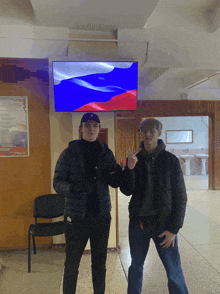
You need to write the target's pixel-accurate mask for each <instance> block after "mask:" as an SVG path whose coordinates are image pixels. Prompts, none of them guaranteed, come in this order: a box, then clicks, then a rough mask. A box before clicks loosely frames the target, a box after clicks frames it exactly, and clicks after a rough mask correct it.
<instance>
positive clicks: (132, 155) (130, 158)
mask: <svg viewBox="0 0 220 294" xmlns="http://www.w3.org/2000/svg"><path fill="white" fill-rule="evenodd" d="M140 151H141V148H139V149H138V151H136V152H135V153H132V152H130V151H128V162H127V166H128V168H129V169H133V168H134V167H135V165H136V163H137V162H138V159H137V157H136V155H137V154H138V152H140Z"/></svg>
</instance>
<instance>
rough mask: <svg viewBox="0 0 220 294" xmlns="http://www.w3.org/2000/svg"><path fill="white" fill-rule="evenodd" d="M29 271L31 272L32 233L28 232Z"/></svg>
mask: <svg viewBox="0 0 220 294" xmlns="http://www.w3.org/2000/svg"><path fill="white" fill-rule="evenodd" d="M28 272H29V273H30V272H31V234H30V231H29V232H28Z"/></svg>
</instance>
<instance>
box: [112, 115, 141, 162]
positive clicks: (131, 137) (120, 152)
mask: <svg viewBox="0 0 220 294" xmlns="http://www.w3.org/2000/svg"><path fill="white" fill-rule="evenodd" d="M138 125H139V120H138V121H137V119H135V118H128V119H123V118H117V121H116V128H117V135H116V160H117V162H118V163H120V164H121V165H122V164H123V160H125V159H126V158H127V151H128V150H130V151H131V152H134V151H135V150H137V149H138V147H139V132H138Z"/></svg>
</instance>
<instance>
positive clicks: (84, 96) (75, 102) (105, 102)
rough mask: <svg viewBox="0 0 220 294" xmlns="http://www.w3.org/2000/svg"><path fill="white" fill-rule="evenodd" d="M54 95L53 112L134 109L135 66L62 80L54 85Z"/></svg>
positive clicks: (135, 64)
mask: <svg viewBox="0 0 220 294" xmlns="http://www.w3.org/2000/svg"><path fill="white" fill-rule="evenodd" d="M54 96H55V109H56V111H109V110H110V111H111V110H112V111H114V110H124V109H127V110H135V109H136V100H137V63H136V62H133V63H132V64H131V66H130V67H126V68H122V67H120V68H119V67H114V68H113V69H112V70H111V71H110V72H107V73H106V72H103V73H102V72H101V73H100V72H99V73H92V74H88V75H83V76H82V75H79V76H73V77H71V78H68V79H63V80H62V81H61V82H60V83H59V84H57V85H54Z"/></svg>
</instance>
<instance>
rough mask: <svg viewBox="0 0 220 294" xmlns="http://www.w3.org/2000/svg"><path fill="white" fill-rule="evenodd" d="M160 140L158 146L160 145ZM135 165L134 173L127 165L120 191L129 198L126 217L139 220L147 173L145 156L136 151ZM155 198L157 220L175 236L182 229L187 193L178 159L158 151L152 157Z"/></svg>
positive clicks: (168, 153) (165, 152)
mask: <svg viewBox="0 0 220 294" xmlns="http://www.w3.org/2000/svg"><path fill="white" fill-rule="evenodd" d="M162 143H163V141H162V140H161V139H159V140H158V144H162ZM137 158H138V162H137V164H136V166H135V168H134V169H133V170H129V169H128V167H127V166H126V168H125V170H124V173H125V174H124V177H123V183H122V184H121V187H120V190H121V192H122V193H123V194H125V195H127V196H130V195H132V197H131V200H130V203H129V217H130V218H133V219H138V218H139V217H138V216H139V213H140V210H141V207H142V199H143V197H144V195H145V192H146V172H145V168H144V165H145V162H144V157H143V155H142V154H141V152H139V153H138V154H137ZM154 164H155V173H156V175H155V177H154V179H155V183H154V187H155V190H154V197H155V200H156V201H155V206H156V209H157V211H158V221H159V222H160V223H165V224H166V225H167V230H168V231H170V232H172V233H174V234H177V233H178V231H179V229H180V228H181V227H182V226H183V221H184V217H185V210H186V202H187V194H186V188H185V183H184V178H183V173H182V170H181V166H180V163H179V160H178V158H177V157H176V156H175V155H173V154H172V153H170V152H168V151H166V150H165V149H164V150H161V151H160V152H159V153H158V155H157V157H156V158H155V162H154Z"/></svg>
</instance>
